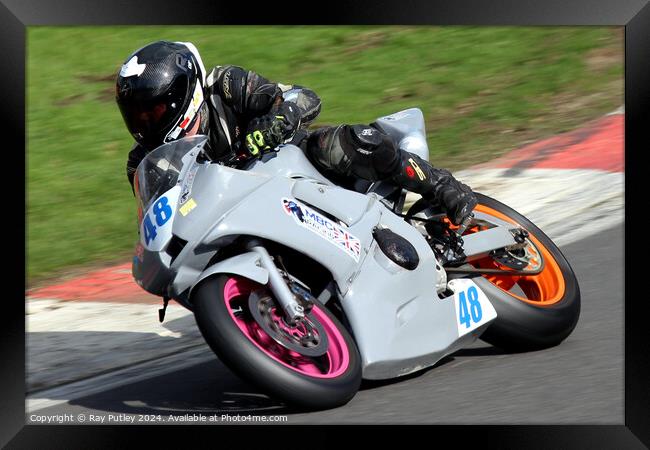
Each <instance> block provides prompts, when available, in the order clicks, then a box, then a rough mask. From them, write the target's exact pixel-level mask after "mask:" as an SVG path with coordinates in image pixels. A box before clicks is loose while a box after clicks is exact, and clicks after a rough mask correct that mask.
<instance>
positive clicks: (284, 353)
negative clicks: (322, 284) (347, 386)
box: [223, 277, 350, 378]
mask: <svg viewBox="0 0 650 450" xmlns="http://www.w3.org/2000/svg"><path fill="white" fill-rule="evenodd" d="M252 288H253V286H252V282H250V281H247V280H245V279H242V278H235V277H231V278H229V279H228V281H226V284H225V286H224V288H223V298H224V301H225V303H226V308H227V309H228V313H229V314H230V317H231V319H232V320H233V321H234V322H235V324H236V325H237V327H238V328H239V329H240V330H241V331H242V333H244V336H246V337H247V338H248V340H249V341H251V342H252V343H253V344H254V345H255V346H256V347H257V348H259V349H260V350H261V351H262V352H264V354H265V355H267V356H268V357H270V358H272V359H273V360H275V361H277V362H279V363H280V364H282V365H283V366H285V367H287V368H289V369H291V370H293V371H294V372H298V373H300V374H301V375H305V376H308V377H314V378H336V377H338V376H340V375H341V374H343V373H344V372H345V371H346V370H347V369H348V367H349V365H350V353H349V350H348V346H347V343H346V342H345V339H344V338H343V335H342V334H341V332H340V331H339V330H338V328H337V327H336V325H335V324H334V323H333V322H332V320H331V319H330V318H329V317H328V316H327V314H325V313H324V312H323V310H322V308H323V306H321V305H319V304H316V305H315V306H314V308H313V309H312V312H311V314H312V315H313V317H314V318H315V319H316V320H318V321H319V322H320V324H321V325H322V326H323V328H324V329H325V332H326V333H327V339H328V341H329V346H328V349H327V353H325V354H324V355H323V356H320V357H319V358H308V357H306V356H303V355H299V354H298V353H295V352H293V351H291V350H289V349H286V348H284V347H282V346H280V345H279V344H277V343H276V342H275V341H273V339H271V337H270V336H269V335H268V334H267V333H266V332H265V331H264V330H262V328H261V327H260V326H259V325H258V324H257V322H255V320H254V319H253V318H252V317H250V316H246V317H237V316H235V313H234V312H233V307H232V306H233V305H232V303H233V302H235V301H237V299H238V298H241V297H242V296H245V295H247V294H248V293H250V292H251V290H252Z"/></svg>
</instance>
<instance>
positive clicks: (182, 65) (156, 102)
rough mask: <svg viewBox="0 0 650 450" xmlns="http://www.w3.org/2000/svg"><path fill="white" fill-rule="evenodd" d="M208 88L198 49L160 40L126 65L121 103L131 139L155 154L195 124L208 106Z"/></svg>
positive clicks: (119, 83)
mask: <svg viewBox="0 0 650 450" xmlns="http://www.w3.org/2000/svg"><path fill="white" fill-rule="evenodd" d="M204 84H205V68H204V66H203V62H202V61H201V56H200V55H199V52H198V51H197V50H196V47H194V45H192V44H190V43H186V42H167V41H158V42H154V43H151V44H149V45H147V46H145V47H142V48H141V49H140V50H137V51H136V52H134V53H133V54H132V55H130V56H129V58H128V59H127V60H126V61H125V63H124V65H123V66H122V69H121V70H120V73H119V74H118V76H117V80H116V86H115V100H116V101H117V104H118V105H119V107H120V111H121V112H122V116H123V117H124V122H125V123H126V126H127V128H128V129H129V132H130V133H131V135H132V136H133V137H134V138H135V140H136V141H137V142H138V143H139V144H140V145H142V146H143V147H145V148H146V149H148V150H151V149H153V148H155V147H157V146H159V145H161V144H163V143H165V142H169V141H172V140H174V139H178V138H181V137H183V136H184V135H185V133H186V130H188V129H190V128H191V127H192V126H193V125H194V123H195V121H196V120H197V117H198V116H199V115H198V114H197V113H198V112H199V110H200V109H201V107H202V106H203V105H204V95H203V86H204Z"/></svg>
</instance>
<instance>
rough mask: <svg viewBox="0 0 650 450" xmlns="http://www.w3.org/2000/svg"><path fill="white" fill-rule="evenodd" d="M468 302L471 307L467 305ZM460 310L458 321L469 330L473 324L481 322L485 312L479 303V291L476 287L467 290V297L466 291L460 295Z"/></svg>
mask: <svg viewBox="0 0 650 450" xmlns="http://www.w3.org/2000/svg"><path fill="white" fill-rule="evenodd" d="M468 300H469V307H468V305H467V303H468ZM458 310H459V314H458V316H459V317H458V319H459V320H460V323H462V324H463V325H465V328H469V327H470V326H471V325H472V322H475V323H478V322H480V321H481V318H482V317H483V310H482V309H481V303H480V302H479V301H478V291H477V290H476V287H475V286H472V287H470V288H469V289H468V290H467V295H465V291H463V292H461V293H460V294H459V295H458Z"/></svg>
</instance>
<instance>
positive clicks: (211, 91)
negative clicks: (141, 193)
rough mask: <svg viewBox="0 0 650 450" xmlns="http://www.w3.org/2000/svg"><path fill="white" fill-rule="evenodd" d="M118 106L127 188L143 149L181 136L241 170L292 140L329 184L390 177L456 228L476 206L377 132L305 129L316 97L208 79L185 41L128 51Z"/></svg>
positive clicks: (241, 80)
mask: <svg viewBox="0 0 650 450" xmlns="http://www.w3.org/2000/svg"><path fill="white" fill-rule="evenodd" d="M283 94H284V98H286V100H284V99H283ZM116 101H117V104H118V105H119V108H120V111H121V112H122V116H123V117H124V121H125V123H126V126H127V128H128V129H129V132H130V133H131V135H132V136H133V138H134V139H135V140H136V144H135V145H134V147H133V148H132V150H131V151H130V152H129V157H128V161H127V170H126V171H127V176H128V179H129V182H130V183H131V187H133V177H134V174H135V170H136V168H137V166H138V164H139V163H140V161H141V160H142V159H143V158H144V156H145V155H146V154H147V153H148V152H149V151H151V150H153V149H154V148H156V147H158V146H159V145H162V144H163V143H165V142H170V141H173V140H175V139H179V138H182V137H184V136H192V135H194V134H205V135H207V136H208V137H209V140H208V145H207V146H206V147H207V154H208V157H209V158H210V159H211V160H212V161H214V162H216V163H220V164H226V165H229V166H239V165H240V164H241V163H242V162H244V161H246V160H248V159H250V158H251V157H261V156H262V154H263V153H264V152H265V151H270V150H272V149H274V148H275V147H276V146H277V145H279V144H282V143H286V142H289V141H292V142H293V143H295V144H296V145H300V146H301V148H303V150H304V151H305V153H306V155H307V157H308V158H309V159H310V161H312V163H313V164H314V165H315V166H316V167H317V168H319V170H321V171H322V172H323V173H324V174H325V175H326V176H329V177H330V178H332V179H333V180H337V181H338V182H340V183H342V184H348V185H351V184H352V183H353V182H354V181H355V180H357V179H359V178H360V179H363V180H368V181H377V180H384V179H389V180H392V181H393V182H394V183H396V184H397V185H398V186H401V187H403V188H405V189H407V190H409V191H412V192H416V193H418V194H421V195H422V196H423V197H424V198H425V199H427V200H430V201H432V202H438V203H440V205H441V206H442V208H443V210H444V211H445V213H446V214H447V215H448V216H449V219H450V220H451V221H452V222H453V223H455V224H459V223H461V222H462V221H463V220H464V219H465V218H466V217H467V216H468V215H469V214H470V212H471V211H472V209H473V208H474V207H475V206H476V204H477V200H476V196H475V195H474V194H473V192H472V190H471V189H470V188H469V187H468V186H467V185H465V184H462V183H460V182H459V181H457V180H456V179H455V178H454V177H453V176H452V175H451V173H449V172H448V171H446V170H444V169H436V168H434V167H432V166H431V165H430V164H429V163H428V162H427V161H425V160H423V159H422V158H420V157H418V156H417V155H415V154H412V153H409V152H407V151H404V150H401V149H399V148H397V146H396V145H395V143H394V141H393V140H392V138H391V137H390V136H388V135H387V134H385V133H383V132H382V131H380V130H378V129H377V128H375V127H373V126H370V125H340V126H338V127H324V128H320V129H318V130H316V131H314V132H312V133H311V134H310V133H308V132H306V130H305V128H306V127H307V125H308V124H309V123H311V122H312V121H313V120H314V119H315V118H316V116H318V114H319V113H320V99H319V98H318V96H317V95H316V94H315V93H314V92H313V91H311V90H309V89H306V88H304V87H301V86H291V85H283V84H280V83H272V82H270V81H269V80H267V79H266V78H264V77H262V76H260V75H258V74H257V73H255V72H252V71H246V70H244V69H242V68H241V67H236V66H216V67H214V68H213V69H212V71H211V72H210V73H209V74H208V73H206V70H205V67H204V66H203V62H202V61H201V56H200V55H199V53H198V50H197V49H196V47H195V46H194V45H193V44H191V43H188V42H167V41H157V42H154V43H151V44H149V45H146V46H145V47H142V48H141V49H139V50H137V51H135V52H134V53H133V54H131V55H130V56H129V57H128V59H127V60H126V61H125V63H124V65H123V66H122V68H121V70H120V73H119V75H118V76H117V82H116Z"/></svg>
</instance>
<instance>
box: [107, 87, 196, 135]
mask: <svg viewBox="0 0 650 450" xmlns="http://www.w3.org/2000/svg"><path fill="white" fill-rule="evenodd" d="M143 97H145V96H132V97H129V98H127V99H124V100H122V101H120V102H119V106H120V111H121V112H122V116H123V117H124V121H125V122H126V126H127V128H128V129H129V132H130V133H131V134H132V135H133V137H135V139H136V140H137V141H138V142H140V143H152V144H153V143H158V144H162V139H163V137H164V136H165V134H167V132H168V131H169V130H170V129H171V128H172V126H173V125H174V124H175V122H176V121H178V119H179V118H180V117H181V115H182V113H183V111H184V108H185V106H186V103H187V102H188V78H187V77H186V76H179V77H176V79H175V80H174V81H173V83H172V84H171V86H170V87H169V89H167V90H166V91H165V92H164V93H162V94H160V95H157V96H146V97H148V98H143Z"/></svg>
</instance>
